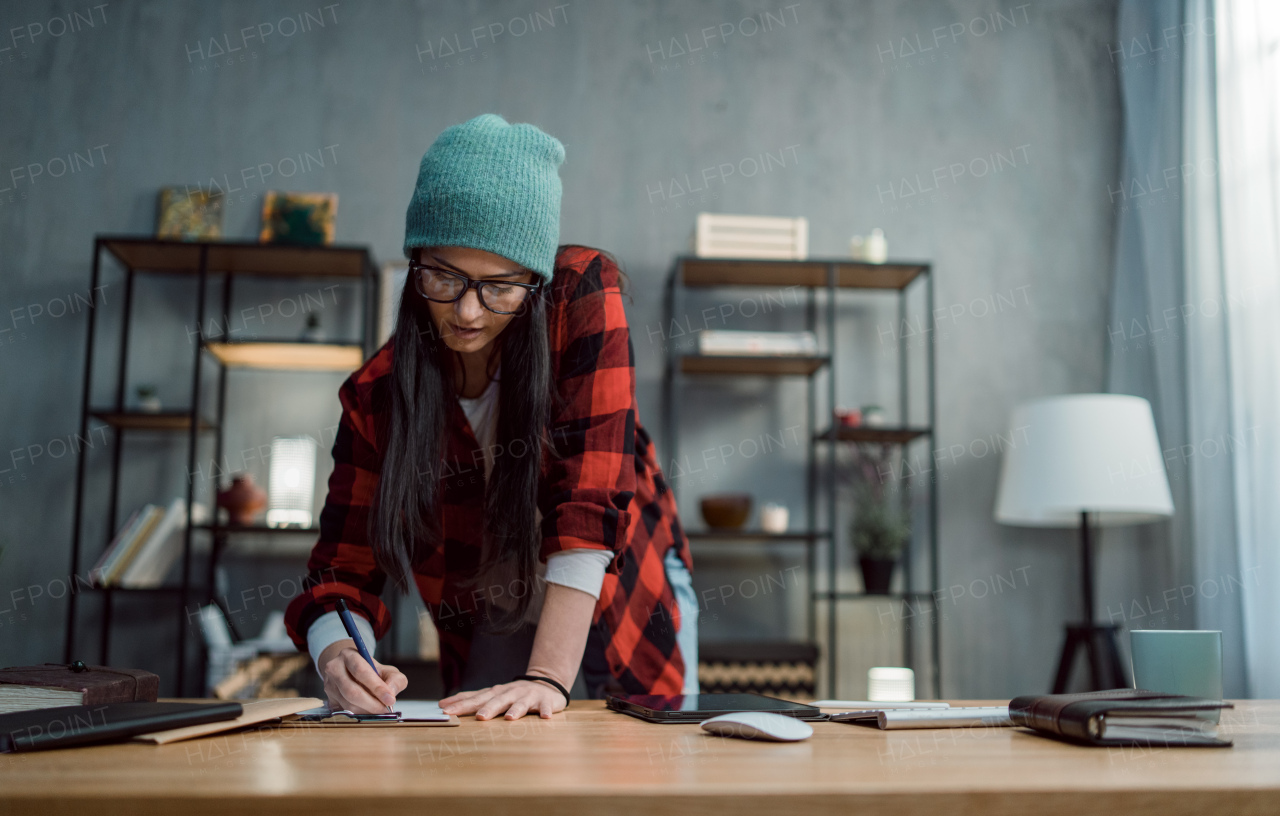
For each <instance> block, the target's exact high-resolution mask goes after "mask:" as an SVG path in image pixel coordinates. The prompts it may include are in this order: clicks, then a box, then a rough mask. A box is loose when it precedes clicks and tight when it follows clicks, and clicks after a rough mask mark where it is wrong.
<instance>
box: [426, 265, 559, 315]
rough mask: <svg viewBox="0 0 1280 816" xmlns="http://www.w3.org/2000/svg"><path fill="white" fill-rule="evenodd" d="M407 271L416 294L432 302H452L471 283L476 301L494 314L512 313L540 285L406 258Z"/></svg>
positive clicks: (468, 287)
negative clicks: (478, 276) (481, 277)
mask: <svg viewBox="0 0 1280 816" xmlns="http://www.w3.org/2000/svg"><path fill="white" fill-rule="evenodd" d="M409 274H410V275H412V276H413V285H414V287H415V288H416V289H417V290H418V294H420V295H422V296H423V297H424V298H426V299H427V300H431V301H434V302H436V303H453V302H454V301H456V300H458V299H460V298H461V297H462V296H463V295H465V294H466V293H467V290H468V289H471V288H472V287H475V290H476V294H477V295H479V297H480V305H481V306H484V307H485V308H486V309H488V310H489V311H491V312H496V313H497V314H515V313H516V312H517V311H519V309H520V304H522V303H524V299H525V296H527V295H528V294H529V293H530V292H536V291H537V290H538V288H539V287H540V286H541V281H539V282H538V283H516V282H515V281H495V280H474V279H472V278H468V277H467V276H466V275H462V274H459V273H457V272H451V271H450V270H448V269H441V268H440V267H438V266H431V265H430V264H424V263H419V262H417V261H410V262H409Z"/></svg>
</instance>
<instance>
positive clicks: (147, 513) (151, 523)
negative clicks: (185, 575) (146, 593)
mask: <svg viewBox="0 0 1280 816" xmlns="http://www.w3.org/2000/svg"><path fill="white" fill-rule="evenodd" d="M186 524H187V503H186V500H185V499H182V498H177V499H174V500H173V501H172V502H170V503H169V506H168V507H167V508H165V507H161V506H160V505H157V504H147V505H144V506H143V507H142V508H141V509H139V510H138V511H137V512H135V513H134V514H133V515H132V516H130V518H129V521H127V522H126V523H125V525H124V526H123V527H121V528H120V531H119V532H118V533H117V534H116V536H115V538H113V539H112V541H111V544H110V545H108V547H107V549H106V550H105V551H104V552H103V554H102V557H101V558H99V559H98V563H97V564H95V565H94V567H93V569H92V570H90V571H89V576H90V578H91V579H92V580H93V582H94V585H95V586H99V587H126V588H129V589H145V588H151V587H157V586H160V583H161V582H162V581H163V580H164V578H165V575H166V574H168V572H169V569H170V568H171V567H172V566H173V563H174V561H175V560H177V558H178V556H179V555H180V554H181V553H182V541H183V531H184V530H185V529H186Z"/></svg>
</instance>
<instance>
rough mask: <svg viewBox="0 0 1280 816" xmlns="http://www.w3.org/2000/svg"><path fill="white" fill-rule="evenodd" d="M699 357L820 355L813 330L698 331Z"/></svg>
mask: <svg viewBox="0 0 1280 816" xmlns="http://www.w3.org/2000/svg"><path fill="white" fill-rule="evenodd" d="M698 353H699V354H776V355H790V354H800V355H803V354H817V353H818V338H817V337H816V336H815V335H814V333H813V332H811V331H799V332H760V331H732V330H729V329H704V330H702V331H701V332H698Z"/></svg>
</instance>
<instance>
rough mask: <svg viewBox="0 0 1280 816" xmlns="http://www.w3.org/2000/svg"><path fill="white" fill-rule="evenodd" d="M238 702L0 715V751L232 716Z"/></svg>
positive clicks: (66, 744) (111, 737)
mask: <svg viewBox="0 0 1280 816" xmlns="http://www.w3.org/2000/svg"><path fill="white" fill-rule="evenodd" d="M243 712H244V707H243V706H241V705H240V704H239V703H222V702H219V703H146V702H142V703H138V702H135V703H104V704H102V705H76V706H60V707H58V708H41V709H36V710H34V711H15V712H13V713H11V714H0V754H8V753H13V752H15V751H39V750H43V749H45V748H69V747H71V746H74V745H92V744H94V743H99V742H112V741H115V740H121V739H125V738H127V737H132V736H133V735H134V734H146V733H148V732H150V731H164V730H167V729H170V728H181V727H183V726H186V725H201V724H203V723H210V722H220V721H222V720H234V719H235V718H236V717H239V716H240V715H241V714H242V713H243Z"/></svg>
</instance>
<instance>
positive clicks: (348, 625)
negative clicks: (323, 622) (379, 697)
mask: <svg viewBox="0 0 1280 816" xmlns="http://www.w3.org/2000/svg"><path fill="white" fill-rule="evenodd" d="M338 617H340V618H342V626H343V628H345V629H346V630H347V634H348V635H350V636H351V639H352V640H354V641H355V642H356V651H358V652H359V653H360V656H361V657H363V658H364V659H365V660H366V661H367V662H368V663H369V667H370V668H371V669H373V673H374V674H377V675H378V676H379V677H381V676H382V675H381V674H379V673H378V667H377V666H376V665H375V664H374V662H373V655H371V654H369V650H368V649H367V648H365V645H364V641H363V640H362V639H361V638H360V630H359V629H357V628H356V622H355V621H354V620H352V619H351V610H350V609H347V602H346V600H344V599H343V598H339V599H338ZM383 705H386V703H383ZM391 710H392V709H391V706H387V711H391Z"/></svg>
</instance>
